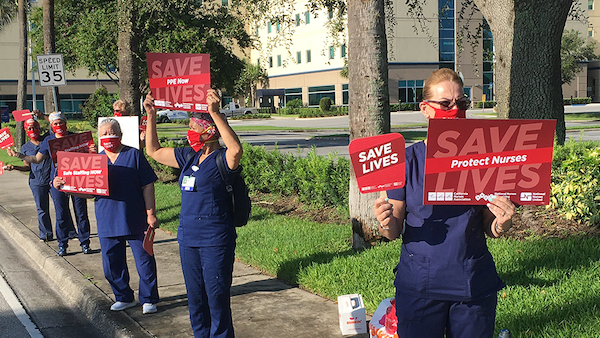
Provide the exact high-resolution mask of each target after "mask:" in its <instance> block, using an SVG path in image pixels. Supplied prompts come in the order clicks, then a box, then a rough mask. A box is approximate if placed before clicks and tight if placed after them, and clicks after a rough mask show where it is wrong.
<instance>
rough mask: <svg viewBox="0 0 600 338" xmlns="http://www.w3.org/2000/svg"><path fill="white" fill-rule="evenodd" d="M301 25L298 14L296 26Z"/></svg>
mask: <svg viewBox="0 0 600 338" xmlns="http://www.w3.org/2000/svg"><path fill="white" fill-rule="evenodd" d="M298 26H300V14H296V27H298Z"/></svg>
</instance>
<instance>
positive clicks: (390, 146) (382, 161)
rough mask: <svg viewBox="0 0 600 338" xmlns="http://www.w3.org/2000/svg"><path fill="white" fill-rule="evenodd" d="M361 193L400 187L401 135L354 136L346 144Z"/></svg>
mask: <svg viewBox="0 0 600 338" xmlns="http://www.w3.org/2000/svg"><path fill="white" fill-rule="evenodd" d="M348 150H349V152H350V159H351V160H352V168H353V169H354V174H355V175H356V182H357V184H358V188H359V191H360V192H361V193H369V192H376V191H382V190H389V189H397V188H402V187H403V186H404V183H405V167H404V154H405V149H404V137H402V135H400V134H398V133H391V134H383V135H377V136H371V137H363V138H357V139H354V140H352V142H350V145H349V146H348Z"/></svg>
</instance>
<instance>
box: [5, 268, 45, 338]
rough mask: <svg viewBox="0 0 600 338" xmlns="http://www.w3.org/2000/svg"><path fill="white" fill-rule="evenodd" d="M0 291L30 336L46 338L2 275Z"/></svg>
mask: <svg viewBox="0 0 600 338" xmlns="http://www.w3.org/2000/svg"><path fill="white" fill-rule="evenodd" d="M0 293H1V294H2V296H3V297H4V299H5V300H6V302H7V303H8V306H10V308H11V309H12V310H13V313H14V314H15V316H16V317H17V318H18V319H19V321H20V322H21V324H23V326H24V327H25V329H26V330H27V333H29V336H30V337H32V338H44V336H43V335H42V333H41V332H40V330H38V328H37V327H36V326H35V324H34V323H33V322H32V321H31V318H30V317H29V315H28V314H27V312H26V311H25V309H24V308H23V305H21V302H20V301H19V299H18V298H17V296H16V295H15V294H14V292H13V290H12V289H11V288H10V286H9V285H8V284H7V283H6V281H5V280H4V277H3V276H2V275H0Z"/></svg>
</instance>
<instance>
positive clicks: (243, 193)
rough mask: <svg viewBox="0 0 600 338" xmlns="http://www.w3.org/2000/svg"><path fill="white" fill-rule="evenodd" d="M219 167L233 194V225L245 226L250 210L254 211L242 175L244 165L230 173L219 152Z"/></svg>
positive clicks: (226, 184) (228, 189) (228, 188)
mask: <svg viewBox="0 0 600 338" xmlns="http://www.w3.org/2000/svg"><path fill="white" fill-rule="evenodd" d="M217 168H218V169H219V173H220V174H221V178H222V179H223V181H224V182H225V187H226V188H227V191H228V192H229V194H230V195H231V210H232V215H231V216H232V219H233V225H234V226H236V227H241V226H244V225H246V224H247V223H248V219H249V218H250V212H251V211H252V201H250V196H248V186H246V182H245V181H244V178H243V177H242V166H241V165H240V166H238V168H237V169H236V170H235V171H234V172H233V173H231V174H230V173H229V171H228V170H227V168H226V164H225V161H224V160H223V156H222V155H221V154H217Z"/></svg>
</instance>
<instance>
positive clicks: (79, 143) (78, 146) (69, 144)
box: [48, 131, 94, 163]
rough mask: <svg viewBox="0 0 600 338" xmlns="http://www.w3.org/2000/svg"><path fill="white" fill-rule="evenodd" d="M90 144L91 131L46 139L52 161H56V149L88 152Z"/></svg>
mask: <svg viewBox="0 0 600 338" xmlns="http://www.w3.org/2000/svg"><path fill="white" fill-rule="evenodd" d="M92 144H94V139H93V138H92V132H91V131H86V132H84V133H80V134H71V135H67V136H64V137H61V138H57V139H54V140H50V141H48V147H49V148H50V155H51V156H52V161H53V162H54V163H56V161H57V158H56V153H57V152H58V151H68V152H77V153H89V152H90V146H91V145H92Z"/></svg>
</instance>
